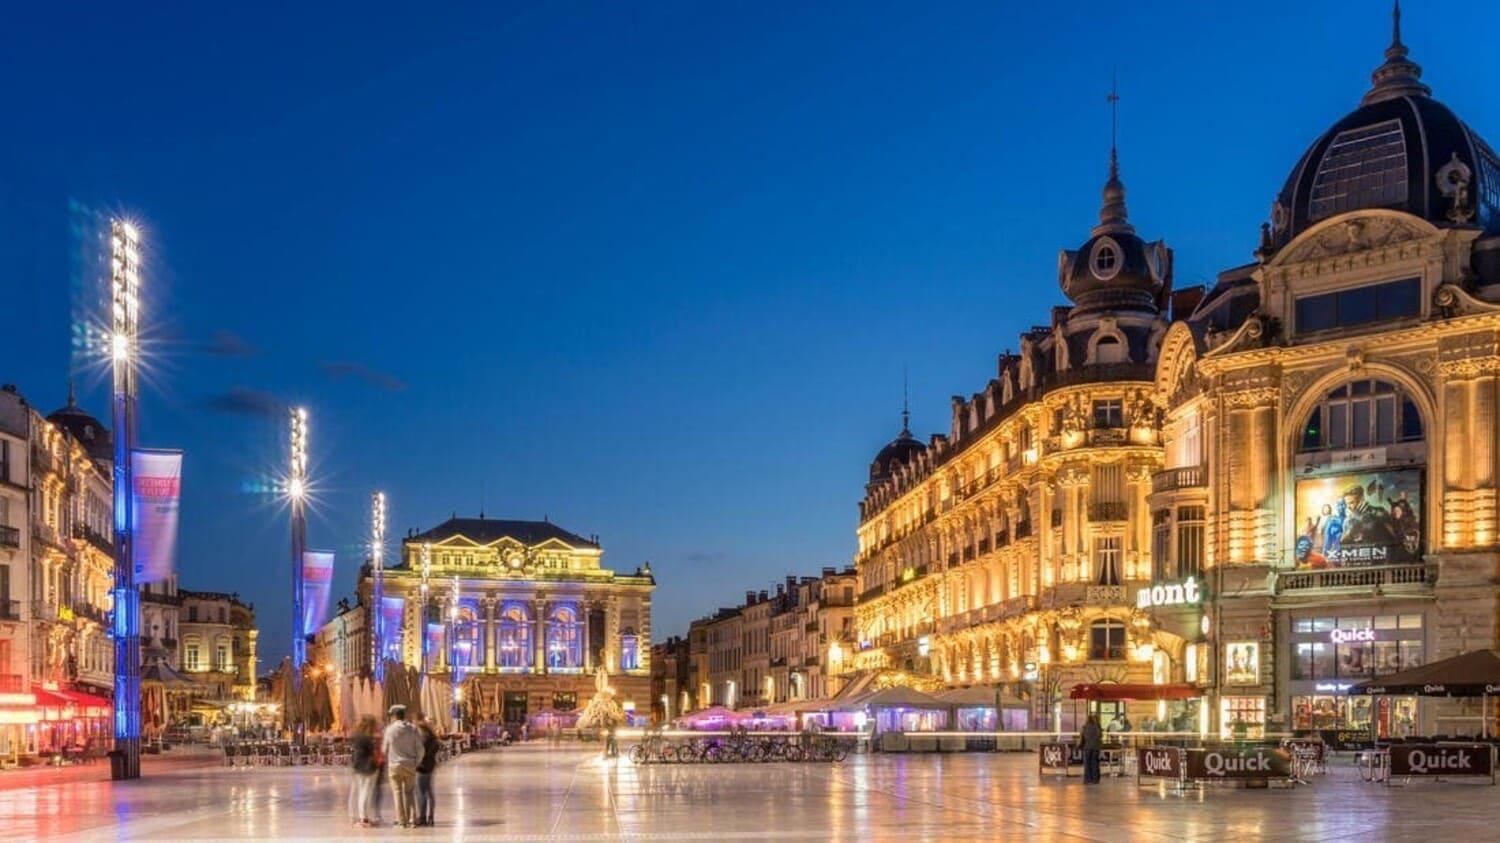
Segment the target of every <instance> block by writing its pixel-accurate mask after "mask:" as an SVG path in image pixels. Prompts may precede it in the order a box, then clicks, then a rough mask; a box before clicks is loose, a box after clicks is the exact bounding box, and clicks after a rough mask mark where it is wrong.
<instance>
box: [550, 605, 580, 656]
mask: <svg viewBox="0 0 1500 843" xmlns="http://www.w3.org/2000/svg"><path fill="white" fill-rule="evenodd" d="M547 667H548V669H552V670H568V669H577V668H581V667H583V624H582V623H580V622H579V620H578V607H576V606H574V605H573V604H571V603H564V604H561V605H558V606H555V607H553V609H552V612H551V613H550V614H549V615H547Z"/></svg>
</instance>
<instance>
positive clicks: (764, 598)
mask: <svg viewBox="0 0 1500 843" xmlns="http://www.w3.org/2000/svg"><path fill="white" fill-rule="evenodd" d="M770 597H771V595H769V594H767V593H766V592H765V590H764V589H762V590H761V592H760V602H762V603H764V602H766V601H767V600H769V599H770Z"/></svg>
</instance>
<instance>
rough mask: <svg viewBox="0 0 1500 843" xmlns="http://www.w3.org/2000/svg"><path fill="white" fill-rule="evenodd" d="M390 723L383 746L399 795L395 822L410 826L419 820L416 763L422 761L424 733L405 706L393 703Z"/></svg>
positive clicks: (393, 785)
mask: <svg viewBox="0 0 1500 843" xmlns="http://www.w3.org/2000/svg"><path fill="white" fill-rule="evenodd" d="M390 715H391V725H389V726H387V727H385V738H384V739H383V740H382V741H381V749H382V751H383V752H384V753H385V763H386V765H387V766H388V767H389V768H390V777H391V792H392V793H393V794H394V795H395V797H396V823H397V825H400V826H401V827H402V828H411V827H412V826H413V825H414V823H415V820H416V812H415V810H413V809H414V808H415V807H416V801H417V800H416V792H415V791H416V784H417V765H418V764H420V763H421V762H422V733H421V732H418V731H417V727H416V726H413V725H412V724H411V723H409V722H407V720H406V706H404V705H393V706H391V711H390Z"/></svg>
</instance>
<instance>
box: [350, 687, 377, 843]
mask: <svg viewBox="0 0 1500 843" xmlns="http://www.w3.org/2000/svg"><path fill="white" fill-rule="evenodd" d="M377 728H379V724H377V723H376V722H375V718H373V717H371V716H369V715H368V714H367V715H365V716H364V717H361V718H360V719H359V722H358V723H356V724H355V726H354V734H353V735H351V736H350V738H349V823H350V825H357V826H364V827H366V828H369V827H372V826H377V825H379V824H380V815H379V813H377V812H376V811H375V784H376V780H377V779H378V778H379V776H380V762H379V760H378V759H377V758H376V757H375V756H376V754H377V752H378V751H379V749H378V747H376V745H375V730H376V729H377Z"/></svg>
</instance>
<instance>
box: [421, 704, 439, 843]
mask: <svg viewBox="0 0 1500 843" xmlns="http://www.w3.org/2000/svg"><path fill="white" fill-rule="evenodd" d="M417 731H419V732H421V733H422V760H421V761H420V762H418V764H417V825H435V824H436V823H435V821H434V820H433V811H434V809H436V808H437V800H436V799H435V798H434V797H433V795H432V774H433V773H434V772H436V771H437V763H438V750H440V749H441V748H442V743H441V742H440V741H438V736H437V732H434V731H433V730H432V724H431V723H430V722H428V720H427V718H426V717H423V718H422V719H421V720H419V721H417Z"/></svg>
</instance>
